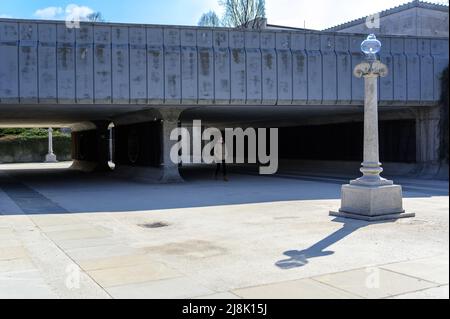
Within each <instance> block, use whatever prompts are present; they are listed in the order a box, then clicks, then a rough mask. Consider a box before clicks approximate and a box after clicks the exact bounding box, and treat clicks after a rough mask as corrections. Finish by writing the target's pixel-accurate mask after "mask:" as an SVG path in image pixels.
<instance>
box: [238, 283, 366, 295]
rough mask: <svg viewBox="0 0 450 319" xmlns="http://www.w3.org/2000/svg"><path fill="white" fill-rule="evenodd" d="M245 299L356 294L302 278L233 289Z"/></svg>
mask: <svg viewBox="0 0 450 319" xmlns="http://www.w3.org/2000/svg"><path fill="white" fill-rule="evenodd" d="M233 293H234V294H236V295H237V296H239V297H242V298H245V299H355V298H359V297H358V296H356V295H353V294H351V293H348V292H345V291H342V290H340V289H337V288H335V287H331V286H328V285H325V284H323V283H320V282H317V281H315V280H312V279H301V280H294V281H288V282H281V283H275V284H271V285H264V286H257V287H251V288H244V289H238V290H234V291H233Z"/></svg>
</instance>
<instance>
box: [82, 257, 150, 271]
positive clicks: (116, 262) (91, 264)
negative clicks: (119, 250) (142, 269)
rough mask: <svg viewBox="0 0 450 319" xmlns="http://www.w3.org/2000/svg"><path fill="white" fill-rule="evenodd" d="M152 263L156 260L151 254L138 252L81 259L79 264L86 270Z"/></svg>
mask: <svg viewBox="0 0 450 319" xmlns="http://www.w3.org/2000/svg"><path fill="white" fill-rule="evenodd" d="M152 263H154V260H153V259H152V258H151V257H150V256H148V255H144V254H137V255H124V256H113V257H106V258H95V259H87V260H81V261H80V262H79V263H78V265H79V266H80V267H81V268H83V269H84V270H101V269H108V268H120V267H126V266H135V265H140V264H152Z"/></svg>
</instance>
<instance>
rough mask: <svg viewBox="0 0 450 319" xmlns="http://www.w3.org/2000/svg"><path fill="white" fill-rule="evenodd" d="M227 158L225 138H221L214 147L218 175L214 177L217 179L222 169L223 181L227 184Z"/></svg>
mask: <svg viewBox="0 0 450 319" xmlns="http://www.w3.org/2000/svg"><path fill="white" fill-rule="evenodd" d="M227 156H228V151H227V146H226V144H225V141H224V139H223V137H221V138H220V139H219V141H218V142H217V143H216V145H215V146H214V160H215V162H216V173H215V174H214V177H215V179H217V177H218V175H219V171H220V168H221V167H222V174H223V180H224V181H225V182H228V176H227V166H226V158H227Z"/></svg>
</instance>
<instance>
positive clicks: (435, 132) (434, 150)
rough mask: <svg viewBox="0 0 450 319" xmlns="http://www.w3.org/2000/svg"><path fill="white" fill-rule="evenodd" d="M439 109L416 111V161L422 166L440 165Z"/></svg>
mask: <svg viewBox="0 0 450 319" xmlns="http://www.w3.org/2000/svg"><path fill="white" fill-rule="evenodd" d="M439 120H440V115H439V109H438V108H431V109H428V108H427V109H425V108H422V109H420V110H417V111H416V160H417V163H418V164H422V165H428V166H431V165H437V164H439V145H440V140H439V133H440V132H439Z"/></svg>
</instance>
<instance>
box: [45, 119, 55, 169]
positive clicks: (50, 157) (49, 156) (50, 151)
mask: <svg viewBox="0 0 450 319" xmlns="http://www.w3.org/2000/svg"><path fill="white" fill-rule="evenodd" d="M45 162H46V163H56V162H57V160H56V155H55V154H54V153H53V129H52V128H51V127H50V128H49V129H48V154H47V155H46V156H45Z"/></svg>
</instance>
